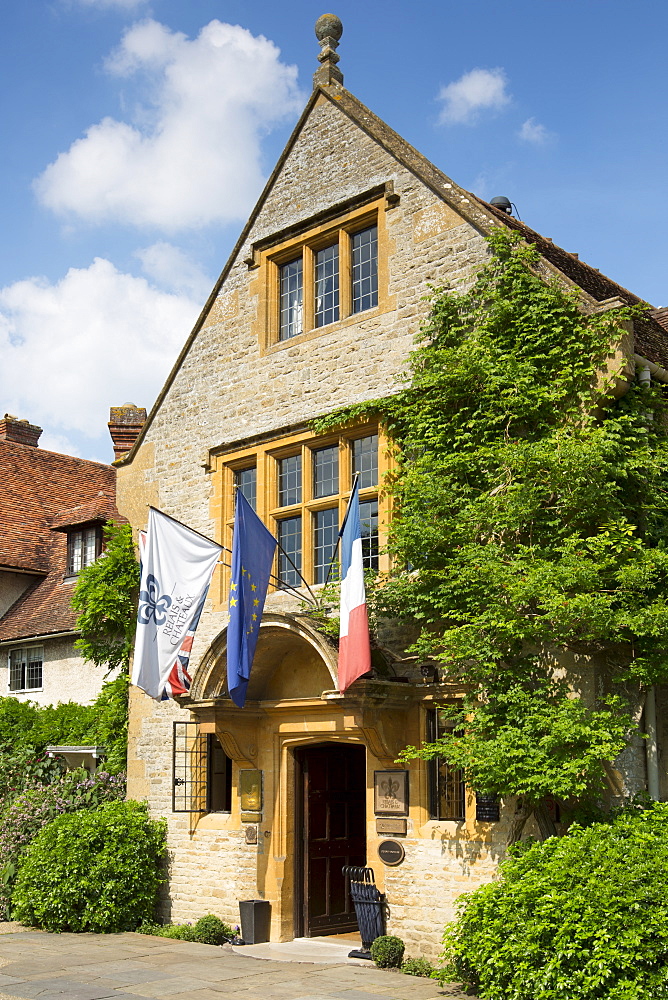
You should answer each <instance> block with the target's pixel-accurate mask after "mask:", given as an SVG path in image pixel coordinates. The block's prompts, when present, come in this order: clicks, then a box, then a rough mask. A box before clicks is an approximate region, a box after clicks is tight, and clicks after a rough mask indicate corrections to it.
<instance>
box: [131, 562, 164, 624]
mask: <svg viewBox="0 0 668 1000" xmlns="http://www.w3.org/2000/svg"><path fill="white" fill-rule="evenodd" d="M158 595H160V584H159V583H158V581H157V580H156V578H155V577H154V576H153V574H152V573H149V574H148V576H147V577H146V590H140V591H139V610H138V612H137V620H138V621H139V622H140V623H141V624H142V625H148V623H149V622H150V621H151V619H153V621H154V622H155V624H156V625H162V624H163V622H164V621H165V619H166V617H167V610H168V609H169V607H170V605H171V603H172V599H171V597H170V596H169V594H162V595H161V596H158Z"/></svg>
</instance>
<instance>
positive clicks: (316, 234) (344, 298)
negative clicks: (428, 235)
mask: <svg viewBox="0 0 668 1000" xmlns="http://www.w3.org/2000/svg"><path fill="white" fill-rule="evenodd" d="M398 203H399V196H398V195H396V194H395V193H394V186H393V183H392V182H391V181H388V182H387V183H386V184H383V185H379V186H378V187H376V188H372V189H371V190H370V191H368V192H365V193H364V194H362V195H358V196H356V197H355V198H353V199H350V201H349V202H346V203H343V204H340V205H337V206H335V207H334V208H332V209H329V210H327V211H326V212H323V213H320V214H319V215H315V216H312V217H311V218H309V219H306V220H304V221H303V222H301V223H300V224H299V225H297V226H293V227H288V228H287V229H285V230H282V231H281V232H278V233H275V234H274V235H273V236H270V237H267V238H266V239H262V240H259V241H257V242H256V243H254V244H253V246H252V252H251V255H250V256H249V257H248V258H247V259H246V261H245V263H246V265H247V266H248V268H249V270H250V271H257V276H256V278H255V279H254V280H253V281H252V282H251V288H250V291H251V293H252V294H256V295H257V297H258V311H257V317H256V320H255V322H254V327H255V334H256V336H257V339H258V342H259V345H260V353H261V355H263V354H266V353H271V352H273V351H277V350H284V349H285V348H289V347H292V346H294V345H295V344H298V343H302V342H304V341H308V340H311V339H313V338H315V337H319V336H322V335H323V334H326V333H327V332H330V331H335V330H338V329H340V328H342V327H345V326H349V325H351V324H355V323H362V322H363V321H364V320H365V319H367V318H373V317H376V316H378V315H380V314H383V313H386V312H389V311H391V310H392V309H394V308H395V306H396V303H395V301H394V299H395V296H390V295H389V292H388V285H389V269H388V261H389V259H390V252H391V241H390V238H389V236H388V233H387V225H386V220H385V214H386V212H388V211H389V210H391V209H392V208H394V207H396V205H398ZM370 226H376V227H377V231H378V304H377V305H376V306H373V307H372V308H370V309H366V310H363V311H361V312H356V313H354V312H353V311H352V309H353V306H352V275H351V252H352V250H351V242H352V236H353V235H354V234H355V233H357V232H360V231H362V230H364V229H367V228H369V227H370ZM337 241H338V244H339V319H338V320H336V321H335V322H333V323H329V324H327V325H325V326H316V325H315V315H314V309H315V276H314V258H315V254H316V253H317V251H318V250H321V249H323V248H325V247H327V246H330V245H332V243H335V242H337ZM300 255H302V257H303V264H304V275H303V284H304V301H303V332H302V333H300V334H297V335H296V336H293V337H288V338H287V339H285V340H280V339H279V318H280V317H279V311H280V301H279V286H280V278H279V275H280V267H281V265H282V264H286V263H288V262H290V261H292V260H295V258H297V257H298V256H300Z"/></svg>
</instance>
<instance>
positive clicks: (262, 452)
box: [211, 423, 391, 607]
mask: <svg viewBox="0 0 668 1000" xmlns="http://www.w3.org/2000/svg"><path fill="white" fill-rule="evenodd" d="M372 434H378V484H377V485H374V486H371V487H365V488H363V489H361V490H360V494H359V496H360V501H361V502H362V503H364V502H365V501H369V500H376V499H379V500H380V503H379V512H378V513H379V517H378V521H379V525H378V531H379V544H380V546H381V548H382V545H383V541H384V537H385V535H386V525H387V520H388V517H389V511H388V509H387V504H386V503H383V498H382V497H379V492H380V487H379V484H380V483H381V482H382V479H383V476H384V475H385V474H386V473H387V472H388V471H389V469H390V463H391V458H390V454H389V449H388V444H387V439H386V438H385V437H384V435H383V433H382V429H379V428H378V426H377V424H376V423H365V424H358V425H357V426H355V427H351V428H349V429H348V430H346V431H342V432H339V433H335V434H327V435H323V436H321V437H318V436H316V435H314V434H313V433H312V432H309V431H301V432H297V433H292V434H286V435H281V436H280V437H275V438H271V439H269V440H267V439H265V440H263V441H261V442H257V443H256V444H254V445H252V446H247V447H245V448H237V449H234V450H232V449H230V450H229V451H226V452H219V453H218V454H216V455H215V456H211V459H212V472H213V476H214V482H215V488H214V489H215V495H214V500H213V504H214V508H215V509H214V511H213V513H214V516H215V518H216V522H217V524H218V525H219V529H218V530H219V532H220V537H219V540H220V542H221V544H222V545H225V546H227V547H228V548H229V549H231V548H232V531H233V526H234V482H235V473H236V472H238V471H239V470H241V469H248V468H249V467H250V466H253V465H255V467H256V470H257V472H256V482H257V514H258V516H259V517H260V518H261V520H262V521H263V522H264V524H266V525H267V527H268V528H269V530H270V531H271V532H272V534H273V535H274V536H276V534H277V531H276V527H277V522H278V521H279V520H281V519H282V518H283V517H287V516H289V515H290V514H299V513H301V516H302V519H303V520H302V524H303V536H302V537H303V539H304V541H303V544H302V567H301V571H302V573H303V575H304V577H305V578H306V579H307V580H308V581H309V583H310V584H311V585H313V580H314V572H313V545H312V544H311V541H312V538H313V524H312V523H311V521H314V520H315V518H314V514H315V512H316V511H319V510H324V509H325V508H329V507H334V506H337V507H338V509H339V524H341V523H342V519H343V516H344V514H345V510H346V505H347V503H348V499H349V497H350V491H351V489H352V472H351V470H352V442H353V441H354V440H357V439H359V438H364V437H368V436H370V435H372ZM337 443H338V447H339V488H338V492H337V493H334V494H332V495H331V496H325V497H317V498H314V497H312V496H311V493H312V490H311V475H310V469H311V461H312V455H313V452H314V451H317V450H318V449H319V448H323V447H326V446H328V445H333V444H337ZM299 453H301V455H302V468H303V469H304V470H308V471H307V472H305V473H304V476H303V486H304V490H303V493H302V500H301V502H300V503H299V504H296V505H294V506H293V507H290V508H280V507H278V506H277V503H278V470H279V463H278V460H279V459H281V458H286V457H289V456H292V455H296V454H299ZM306 539H308V540H309V541H308V542H306V541H305V540H306ZM379 569H380V571H381V572H383V571H385V572H387V571H388V570H389V560H388V557H387V556H386V555H381V556H380V558H379ZM276 570H277V566H276V565H275V566H274V572H276ZM228 576H229V571H228V570H226V571H225V572H223V573H221V574H220V577H219V579H220V582H221V583H220V592H219V600H220V603H221V606H222V607H226V606H227V588H228V585H229V580H228ZM275 589H276V588H275V587H274V586H273V585H272V584H270V588H269V592H270V593H271V592H273V591H274V590H275Z"/></svg>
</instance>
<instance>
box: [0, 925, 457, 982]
mask: <svg viewBox="0 0 668 1000" xmlns="http://www.w3.org/2000/svg"><path fill="white" fill-rule="evenodd" d="M7 927H8V925H7V924H4V925H3V924H0V970H1V971H0V1000H141V998H145V1000H444V998H446V997H447V998H449V1000H467V994H465V993H463V992H462V991H461V989H460V988H459V987H457V986H455V985H451V986H444V987H442V988H441V987H440V986H439V985H438V984H437V983H435V982H433V981H431V980H427V979H417V978H414V977H412V976H405V975H402V974H401V973H398V972H392V971H386V970H381V969H377V968H376V967H375V966H373V965H368V966H356V965H347V964H341V965H336V964H319V963H318V962H317V959H316V961H315V962H313V963H309V962H307V961H298V962H297V961H288V962H285V961H276V960H272V959H271V958H267V959H262V958H255V957H252V956H251V955H243V954H239V953H238V952H237V953H235V952H233V951H232V949H231V948H229V947H222V948H213V947H211V946H210V945H202V944H194V943H191V942H188V941H171V940H169V941H168V940H167V939H165V938H154V937H147V936H145V935H141V934H109V935H96V934H47V933H44V932H41V931H35V930H34V929H28V928H21V931H20V933H16V932H15V933H13V932H12V931H11V930H8V929H7Z"/></svg>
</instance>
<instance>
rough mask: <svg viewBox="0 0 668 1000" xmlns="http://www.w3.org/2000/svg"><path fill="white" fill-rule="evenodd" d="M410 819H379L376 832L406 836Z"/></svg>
mask: <svg viewBox="0 0 668 1000" xmlns="http://www.w3.org/2000/svg"><path fill="white" fill-rule="evenodd" d="M407 826H408V820H406V819H399V818H397V819H380V818H379V819H377V820H376V833H384V834H385V835H387V834H388V833H391V834H394V836H395V837H396V836H398V837H405V836H406V828H407Z"/></svg>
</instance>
